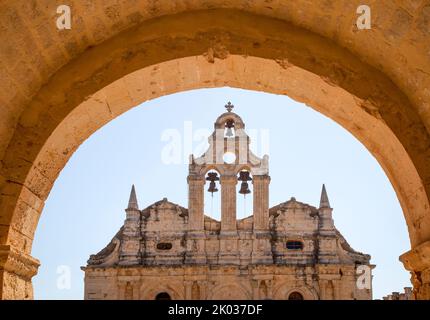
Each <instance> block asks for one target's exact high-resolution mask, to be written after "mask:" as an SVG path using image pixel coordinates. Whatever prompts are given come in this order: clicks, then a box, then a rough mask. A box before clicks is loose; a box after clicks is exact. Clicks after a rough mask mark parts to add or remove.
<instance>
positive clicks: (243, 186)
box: [239, 181, 251, 195]
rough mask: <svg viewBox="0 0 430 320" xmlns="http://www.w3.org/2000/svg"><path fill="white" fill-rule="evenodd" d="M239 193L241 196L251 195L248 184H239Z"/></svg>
mask: <svg viewBox="0 0 430 320" xmlns="http://www.w3.org/2000/svg"><path fill="white" fill-rule="evenodd" d="M239 193H240V194H243V195H245V194H248V193H251V190H249V186H248V182H246V181H243V182H242V183H241V185H240V190H239Z"/></svg>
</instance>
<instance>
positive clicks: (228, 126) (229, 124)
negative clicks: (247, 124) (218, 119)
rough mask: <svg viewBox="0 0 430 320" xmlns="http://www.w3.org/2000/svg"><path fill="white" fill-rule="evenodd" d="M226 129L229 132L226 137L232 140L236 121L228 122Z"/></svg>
mask: <svg viewBox="0 0 430 320" xmlns="http://www.w3.org/2000/svg"><path fill="white" fill-rule="evenodd" d="M225 127H226V128H227V131H226V133H225V135H226V137H228V138H231V137H233V136H234V134H233V128H234V121H233V120H230V119H229V120H227V122H226V123H225Z"/></svg>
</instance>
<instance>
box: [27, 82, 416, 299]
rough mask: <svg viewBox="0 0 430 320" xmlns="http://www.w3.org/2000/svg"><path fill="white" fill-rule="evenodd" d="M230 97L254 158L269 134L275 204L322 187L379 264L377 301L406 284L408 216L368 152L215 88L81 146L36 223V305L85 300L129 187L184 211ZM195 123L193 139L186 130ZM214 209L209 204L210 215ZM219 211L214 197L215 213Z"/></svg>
mask: <svg viewBox="0 0 430 320" xmlns="http://www.w3.org/2000/svg"><path fill="white" fill-rule="evenodd" d="M228 100H231V101H232V102H233V104H234V105H235V106H236V108H235V112H236V113H238V114H239V115H240V116H241V117H242V119H243V120H244V121H245V123H246V128H247V129H250V130H251V131H253V132H254V133H256V134H254V135H255V138H254V141H253V143H255V147H256V150H255V153H256V154H257V155H259V156H261V155H262V154H261V152H262V151H263V150H264V149H263V146H262V144H261V140H262V139H263V138H262V137H264V136H265V135H267V134H268V135H269V142H270V144H269V146H270V147H269V149H268V150H269V156H270V159H269V161H270V175H271V177H272V181H271V185H270V205H271V206H273V205H276V204H278V203H280V202H284V201H286V200H288V199H290V198H291V197H292V196H294V197H296V198H297V200H298V201H301V202H306V203H309V204H311V205H314V206H317V205H318V204H319V197H320V191H321V185H322V183H325V184H326V187H327V191H328V195H329V198H330V203H331V206H332V207H333V208H334V212H333V217H334V221H335V225H336V227H337V228H338V229H339V230H340V231H341V232H342V233H343V235H344V236H345V237H346V239H347V241H348V242H349V243H350V245H351V246H352V247H353V248H354V249H356V250H358V251H361V252H365V253H369V254H371V255H372V260H371V262H372V263H374V264H376V265H377V267H376V269H375V270H374V280H373V286H374V298H381V297H382V296H383V295H386V294H388V293H391V292H392V291H401V290H402V289H403V287H405V286H410V282H409V274H408V273H407V272H406V271H405V270H404V269H403V267H402V264H401V263H400V262H399V261H398V257H399V255H401V254H402V253H404V252H406V251H407V250H409V238H408V234H407V228H406V223H405V220H404V217H403V213H402V210H401V208H400V205H399V202H398V200H397V198H396V195H395V192H394V190H393V188H392V186H391V184H390V182H389V180H388V178H387V177H386V175H385V173H384V172H383V170H382V168H381V167H380V166H379V164H378V163H377V161H376V160H375V159H374V158H373V156H372V155H371V154H370V153H369V152H368V151H367V150H366V149H365V148H364V146H363V145H361V143H360V142H359V141H357V140H356V139H355V138H354V137H353V136H352V135H351V134H350V133H349V132H347V131H346V130H345V129H343V128H342V127H340V126H339V125H338V124H336V123H335V122H333V121H332V120H330V119H329V118H326V117H325V116H323V115H321V114H319V113H317V112H316V111H314V110H313V109H311V108H309V107H307V106H305V105H304V104H300V103H297V102H295V101H293V100H291V99H289V98H288V97H285V96H277V95H271V94H265V93H259V92H253V91H245V90H238V89H231V88H219V89H201V90H194V91H188V92H182V93H178V94H174V95H170V96H165V97H162V98H159V99H155V100H152V101H149V102H146V103H143V104H142V105H140V106H138V107H136V108H134V109H132V110H130V111H129V112H127V113H125V114H123V115H122V116H120V117H118V118H117V119H115V120H114V121H112V122H110V123H108V124H107V125H106V126H104V127H103V128H101V129H100V130H98V131H97V132H96V133H94V134H93V135H92V136H91V137H90V138H89V139H88V140H87V141H85V143H83V144H82V146H81V147H80V148H79V149H78V150H77V151H76V153H75V154H74V155H73V156H72V158H71V159H70V161H69V162H68V164H67V165H66V167H65V168H64V170H63V171H62V172H61V174H60V176H59V178H58V179H57V181H56V183H55V185H54V188H53V189H52V191H51V194H50V195H49V198H48V200H47V202H46V206H45V209H44V211H43V214H42V216H41V218H40V222H39V226H38V229H37V232H36V237H35V241H34V246H33V252H32V254H33V255H34V256H35V257H36V258H38V259H40V260H41V261H42V265H41V267H40V269H39V274H38V275H37V276H36V277H35V278H34V289H35V298H36V299H82V298H83V290H84V289H83V272H82V271H81V270H80V266H83V265H85V264H86V261H87V259H88V257H89V255H90V254H94V253H97V252H98V251H99V250H101V249H102V248H104V247H105V246H106V245H107V243H108V242H109V241H110V239H111V238H112V237H113V236H114V235H115V233H116V232H117V231H118V229H119V228H120V227H121V225H122V224H123V221H124V218H125V212H124V208H125V207H126V205H127V202H128V197H129V193H130V188H131V185H132V184H133V183H134V184H135V185H136V190H137V196H138V200H139V205H140V207H141V208H144V207H146V206H148V205H150V204H152V203H153V202H155V201H158V200H160V199H162V198H163V197H167V198H168V199H169V200H171V201H173V202H176V203H178V204H180V205H182V206H185V207H186V206H187V182H186V176H187V169H188V166H187V165H188V163H187V162H185V159H188V153H189V149H190V148H188V147H187V145H189V143H192V147H191V150H201V149H202V145H205V141H206V137H204V139H202V136H204V135H205V132H209V131H211V130H212V128H213V122H214V121H215V119H216V118H217V116H218V115H220V114H221V113H222V112H224V107H223V106H224V105H225V103H226V102H227V101H228ZM190 124H191V126H192V133H193V135H194V139H192V140H190V139H189V138H187V135H188V134H187V133H186V132H187V130H189V129H187V128H189V125H190ZM169 130H170V131H169ZM172 130H173V131H172ZM172 132H176V133H178V134H179V136H178V137H180V139H179V140H177V141H180V142H181V144H182V145H181V146H179V149H180V150H181V154H180V156H181V159H180V164H166V163H165V161H164V162H163V159H162V158H163V154H164V152H165V150H166V146H167V145H168V144H169V143H170V142H171V140H169V141H165V140H164V141H163V135H166V134H167V135H169V133H172ZM186 141H188V143H186ZM184 149H185V150H184ZM215 200H217V199H216V198H215ZM209 204H210V202H209V198H208V200H207V203H206V209H207V212H208V213H211V212H210V211H211V210H210V208H209V207H210V206H209ZM247 205H248V204H247ZM240 206H241V207H240V208H243V207H242V204H241V205H240ZM240 208H239V209H238V210H239V213H238V215H239V217H240V216H241V215H243V209H240ZM247 208H248V209H249V207H247ZM217 212H218V207H217V205H216V201H215V205H214V208H213V215H214V216H215V217H216V216H217ZM61 266H67V267H68V268H69V270H70V272H71V282H70V288H69V289H63V286H61V285H60V286H57V282H58V281H59V277H60V276H61V275H64V273H61V274H60V273H57V272H64V269H61V268H62V267H61ZM60 283H62V282H61V281H60Z"/></svg>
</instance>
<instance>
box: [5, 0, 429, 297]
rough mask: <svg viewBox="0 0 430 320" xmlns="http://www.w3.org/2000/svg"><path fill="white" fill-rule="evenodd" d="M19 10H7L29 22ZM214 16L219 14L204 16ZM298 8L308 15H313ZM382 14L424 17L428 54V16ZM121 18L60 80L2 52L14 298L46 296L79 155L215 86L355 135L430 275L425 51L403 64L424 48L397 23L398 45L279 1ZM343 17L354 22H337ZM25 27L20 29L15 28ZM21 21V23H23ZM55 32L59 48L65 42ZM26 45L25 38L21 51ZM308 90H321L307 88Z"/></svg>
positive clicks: (60, 69)
mask: <svg viewBox="0 0 430 320" xmlns="http://www.w3.org/2000/svg"><path fill="white" fill-rule="evenodd" d="M13 5H14V4H10V5H9V4H8V5H7V6H6V5H5V6H4V7H2V10H8V12H14V10H19V9H18V8H14V7H13ZM155 6H157V5H155ZM160 6H161V5H160ZM208 6H209V7H210V8H211V10H197V9H207V8H208ZM291 6H292V7H291ZM381 6H383V8H382V7H381ZM221 7H222V8H221ZM298 7H300V12H304V11H306V12H308V15H307V16H306V17H303V15H300V14H299V13H298V12H299V11H297V10H295V9H297V8H298ZM217 8H218V9H217ZM374 8H376V9H377V8H379V9H383V11H384V16H388V17H395V15H396V13H397V12H399V10H408V11H409V12H411V14H412V15H416V19H415V22H414V23H415V24H414V25H411V28H413V29H414V31H416V32H413V34H414V35H415V36H416V37H418V38H420V37H421V39H422V41H414V43H424V44H428V31H426V30H428V28H427V26H426V24H425V20H422V16H420V12H421V11H422V10H421V9H422V8H412V7H408V8H407V9H403V8H399V7H397V5H396V4H386V3H384V4H377V3H375V4H374ZM53 9H54V10H55V8H53ZM115 9H117V10H118V12H120V14H119V17H120V18H119V19H120V21H113V20H112V21H110V20H107V19H106V18H104V20H102V21H104V22H103V23H104V24H105V25H106V26H107V28H108V32H105V33H104V34H105V35H104V36H102V37H101V38H100V37H99V38H97V37H96V36H95V35H96V31H97V30H96V24H91V27H88V28H89V30H88V31H87V32H88V34H91V35H92V37H91V40H88V39H87V41H86V42H85V41H81V42H80V43H79V45H78V48H75V50H73V42H72V40H71V39H72V36H71V37H70V38H68V37H66V40H64V41H69V43H68V46H65V47H64V46H63V47H62V49H61V48H57V47H56V48H55V50H57V51H55V50H54V52H56V53H58V52H61V50H63V53H62V56H61V59H53V60H54V61H58V64H55V63H53V66H54V67H52V66H49V68H48V67H46V66H47V64H46V65H44V64H43V62H42V63H41V62H40V59H39V60H37V58H35V57H36V55H35V53H34V51H33V50H28V52H29V53H28V55H26V54H27V53H26V52H21V53H22V56H23V57H24V58H25V59H27V60H26V61H27V65H26V66H27V67H28V69H27V70H30V72H24V71H23V72H20V70H17V72H10V73H8V72H9V71H10V70H12V69H11V65H15V64H13V61H15V60H16V59H15V58H16V54H14V53H13V52H12V51H13V50H12V47H8V49H10V50H9V51H7V50H6V51H4V52H2V53H1V55H2V59H1V61H2V63H3V64H4V65H6V66H7V68H6V69H7V72H6V73H7V77H4V78H2V79H4V82H5V84H6V86H4V87H5V88H10V89H11V90H8V92H4V91H2V92H1V96H0V98H1V99H2V101H6V103H5V104H4V105H5V108H3V109H2V110H1V114H2V118H1V119H2V122H1V123H0V157H1V162H0V163H1V167H0V188H1V194H0V212H1V213H2V214H1V217H0V218H1V220H0V244H1V247H0V250H1V253H2V255H3V256H4V257H5V258H4V259H3V260H2V261H5V262H2V265H1V266H2V268H3V269H1V271H0V277H1V278H2V280H3V281H2V286H1V288H0V290H1V291H0V292H1V297H2V298H14V297H22V298H25V297H28V298H31V297H32V294H31V291H32V289H31V283H30V279H31V277H32V276H33V275H34V273H35V272H36V270H37V266H38V261H37V260H35V259H34V258H32V257H31V256H30V255H29V254H30V252H31V245H32V239H33V235H34V231H35V228H36V226H37V221H38V218H39V215H40V212H41V211H42V208H43V204H44V201H45V199H46V197H47V195H48V194H49V191H50V189H51V187H52V184H53V182H54V181H55V179H56V177H57V175H58V174H59V172H60V171H61V169H62V168H63V167H64V165H65V163H66V162H67V160H68V158H69V157H70V156H71V154H72V153H73V152H74V150H76V148H77V147H78V146H79V145H80V144H81V143H82V142H83V141H84V140H85V139H86V138H87V137H88V136H89V135H91V133H93V132H94V131H95V130H97V128H99V127H101V126H102V125H104V124H105V123H107V122H108V121H110V120H112V119H113V118H115V117H116V116H118V115H119V114H121V113H122V112H125V111H127V110H128V109H130V108H131V107H133V106H135V105H137V104H139V103H140V102H143V101H146V100H148V99H152V98H155V97H158V96H161V95H165V94H169V93H174V92H179V91H184V90H189V89H193V88H202V87H219V86H231V87H239V88H246V89H253V90H260V91H266V92H272V93H278V94H285V95H289V96H290V97H292V98H293V99H295V100H297V101H300V102H304V103H306V104H308V105H310V106H312V107H313V108H314V109H316V110H317V111H319V112H321V113H323V114H325V115H327V116H329V117H330V118H332V119H333V120H335V121H337V122H338V123H339V124H341V125H342V126H343V127H345V128H346V129H347V130H348V131H350V132H351V133H352V134H353V135H355V136H356V137H357V138H358V139H359V140H360V141H361V142H362V143H363V144H364V145H365V146H366V147H367V148H368V150H369V151H370V152H371V153H372V154H373V155H374V156H375V157H376V158H377V160H378V161H379V163H380V164H381V166H382V167H383V169H384V170H385V172H386V174H387V176H388V177H389V179H390V181H391V183H392V184H393V186H394V189H395V191H396V193H397V196H398V198H399V201H400V203H401V206H402V208H403V211H404V215H405V219H406V222H407V225H408V229H409V236H410V239H411V245H412V249H413V250H412V251H410V252H409V253H407V254H406V255H404V256H403V261H404V263H405V265H406V267H407V268H408V269H409V270H412V271H416V272H417V274H418V273H419V274H420V275H421V273H422V272H423V271H425V272H430V270H429V264H430V262H429V261H428V259H426V258H422V257H423V255H422V252H424V251H425V250H427V249H426V248H428V247H429V246H430V244H429V242H428V241H429V240H430V214H429V210H430V209H429V201H428V198H429V197H428V195H429V194H430V164H429V163H430V162H429V161H428V159H429V158H430V148H429V146H430V139H429V134H428V130H427V128H430V111H429V110H430V97H429V94H428V92H427V91H426V90H425V88H427V87H428V84H430V76H428V75H427V72H426V71H424V70H429V69H430V67H429V63H428V59H427V58H426V52H427V51H426V50H427V49H426V47H420V46H419V45H417V46H416V47H413V49H414V50H416V54H415V55H414V59H410V60H407V59H406V60H405V59H403V60H402V59H398V57H403V58H404V57H405V56H408V53H407V51H408V50H409V49H410V48H409V47H406V49H405V48H404V47H401V48H399V49H397V48H396V45H395V41H396V40H398V38H396V36H395V35H396V30H395V28H396V24H393V25H392V26H387V30H390V32H392V34H393V35H394V36H393V37H391V38H390V39H388V38H387V34H386V32H385V31H381V30H379V29H376V30H375V31H374V32H372V34H371V35H369V33H368V34H367V36H368V37H367V38H366V37H365V36H364V34H358V35H356V34H355V32H352V31H351V29H350V26H351V25H353V24H352V23H351V19H354V16H353V15H354V13H355V10H353V9H354V8H351V4H350V2H349V1H347V0H344V1H338V2H337V5H336V6H332V7H326V5H324V4H319V5H315V4H312V5H311V4H309V3H307V2H306V1H295V2H294V4H292V3H289V2H288V1H279V3H277V4H276V5H275V4H274V5H273V7H270V9H268V8H266V7H264V6H263V5H261V4H253V5H252V6H249V5H248V4H247V2H246V1H237V2H235V3H234V4H223V6H221V5H220V4H219V3H218V2H217V1H207V2H205V4H201V5H199V4H197V3H196V4H189V5H188V6H187V7H183V6H182V5H179V6H178V7H176V8H174V9H173V8H172V7H157V8H151V10H149V8H146V9H148V10H147V11H145V14H144V15H142V14H140V15H139V14H137V15H134V16H133V17H135V18H133V19H132V18H131V17H132V16H131V13H132V12H129V11H128V10H132V9H130V8H128V7H127V6H126V5H124V4H121V5H118V8H115ZM343 9H345V10H347V11H348V10H350V11H348V12H351V14H350V15H343V16H342V17H339V19H337V16H338V15H337V13H338V12H340V11H342V10H343ZM25 10H30V9H28V8H27V9H25ZM77 10H80V11H77V12H75V15H74V16H75V17H76V19H77V21H81V22H82V21H84V20H85V19H89V17H91V18H97V14H100V15H103V14H104V13H105V12H107V11H103V10H98V8H96V9H95V10H96V11H97V14H96V15H93V14H92V13H94V12H92V13H91V14H88V15H87V16H86V18H85V19H83V20H79V17H80V16H82V17H84V16H85V15H86V14H87V13H88V12H91V10H92V8H90V9H88V8H85V7H84V6H83V5H77ZM285 10H286V11H285ZM323 10H324V12H325V13H326V14H325V15H324V17H332V18H325V19H328V21H326V22H327V23H324V24H321V23H320V22H321V19H320V18H321V17H320V13H321V12H322V11H323ZM127 12H128V13H129V15H127V14H124V13H127ZM148 13H149V14H148ZM12 16H15V17H16V15H13V14H12V15H6V18H7V19H9V17H12ZM35 16H36V15H31V14H29V16H28V17H30V19H29V21H28V22H27V25H28V26H32V24H33V23H36V20H32V19H33V18H34V17H35ZM34 19H35V18H34ZM121 19H122V20H121ZM330 19H333V20H332V21H331V20H330ZM19 21H20V19H19V17H18V19H15V20H14V21H13V22H11V23H19ZM316 21H318V22H316ZM7 22H9V20H8V21H7ZM7 22H5V23H7ZM330 22H333V23H330ZM34 25H36V24H34ZM78 25H79V22H78ZM381 25H383V23H381V24H380V26H381ZM335 26H336V27H335ZM337 26H339V28H344V30H347V31H346V32H345V34H343V33H341V32H339V30H336V29H333V28H337ZM91 28H93V29H91ZM13 29H14V30H15V28H13ZM49 32H52V34H53V35H54V37H56V39H59V38H58V35H57V30H53V31H52V30H49ZM74 32H76V34H75V37H76V39H78V38H79V39H83V38H82V34H83V33H82V29H80V28H75V29H74V30H73V31H72V32H71V33H70V34H73V33H74ZM80 33H82V34H80ZM28 34H32V32H29V33H28ZM8 35H9V33H6V36H8ZM397 35H398V34H397ZM172 36H173V37H172ZM404 36H405V37H408V36H409V35H404ZM369 37H370V39H369ZM5 38H6V37H5ZM16 39H17V37H16V34H14V33H11V36H10V40H11V41H10V42H9V43H10V45H11V46H12V45H13V44H16ZM172 39H174V40H172ZM426 39H427V40H426ZM369 40H372V41H369ZM415 40H416V38H415ZM172 41H173V42H172ZM393 41H394V42H393ZM23 42H25V41H23ZM369 42H371V43H372V46H369V45H368V43H369ZM29 43H30V42H29ZM60 43H61V41H60ZM366 43H367V44H366ZM17 47H19V46H18V45H17ZM75 47H76V46H75ZM65 48H68V49H65ZM393 48H396V49H394V50H393V51H391V49H393ZM69 49H70V51H68V50H69ZM84 49H86V50H84ZM384 49H385V50H384ZM389 49H390V50H389ZM58 50H59V51H58ZM64 50H66V51H64ZM401 50H405V51H403V52H402V51H401ZM11 52H12V54H10V56H9V53H11ZM106 52H109V53H110V54H109V55H106ZM380 52H385V53H386V55H381V54H380ZM38 53H39V52H38ZM48 55H49V54H48ZM59 56H60V55H59ZM37 57H38V56H37ZM50 57H52V56H50ZM3 58H4V59H3ZM24 58H23V59H24ZM39 58H40V57H39ZM398 60H400V63H401V64H399V62H398ZM363 61H367V62H366V63H365V62H363ZM36 62H38V63H39V64H36ZM56 63H57V62H56ZM45 67H46V68H45ZM170 67H171V69H169V68H170ZM27 70H25V71H27ZM143 74H144V75H145V76H146V77H147V78H143V77H142V75H143ZM9 80H11V82H9ZM147 80H148V81H147ZM2 81H3V80H2ZM145 81H147V82H145ZM303 83H306V84H307V86H306V89H307V90H304V88H303V86H302V88H300V86H301V84H303ZM17 84H19V86H18V85H17ZM30 84H31V85H30ZM107 88H109V89H110V91H109V90H107ZM9 93H11V94H15V95H16V97H14V96H9ZM3 119H6V122H4V121H5V120H3ZM393 154H394V155H396V157H393ZM22 265H23V266H24V267H22ZM424 278H425V277H424ZM414 281H415V286H416V287H417V288H419V287H420V286H422V277H421V276H420V277H415V280H414ZM12 283H13V285H11V284H12ZM426 285H427V284H426ZM423 292H427V291H425V290H424V291H423ZM423 296H424V295H423Z"/></svg>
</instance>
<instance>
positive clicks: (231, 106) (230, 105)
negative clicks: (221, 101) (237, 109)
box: [225, 101, 234, 112]
mask: <svg viewBox="0 0 430 320" xmlns="http://www.w3.org/2000/svg"><path fill="white" fill-rule="evenodd" d="M225 108H226V109H227V111H228V112H231V110H233V108H234V105H233V104H231V102H230V101H229V102H228V103H227V104H226V105H225Z"/></svg>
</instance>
